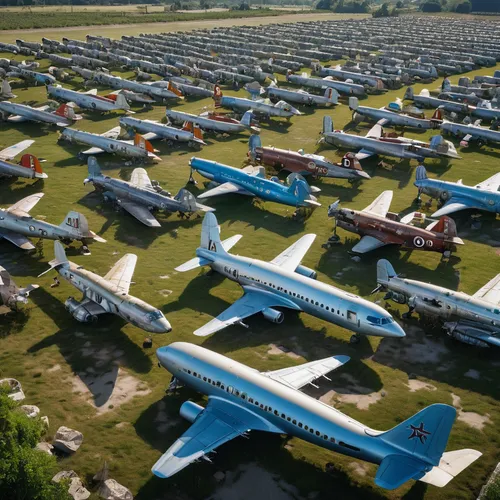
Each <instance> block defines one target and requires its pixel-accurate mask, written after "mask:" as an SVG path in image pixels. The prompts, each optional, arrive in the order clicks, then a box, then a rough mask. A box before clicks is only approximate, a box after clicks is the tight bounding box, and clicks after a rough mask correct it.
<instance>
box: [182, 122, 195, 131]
mask: <svg viewBox="0 0 500 500" xmlns="http://www.w3.org/2000/svg"><path fill="white" fill-rule="evenodd" d="M182 130H185V131H186V132H192V131H193V122H188V121H185V122H184V123H183V125H182Z"/></svg>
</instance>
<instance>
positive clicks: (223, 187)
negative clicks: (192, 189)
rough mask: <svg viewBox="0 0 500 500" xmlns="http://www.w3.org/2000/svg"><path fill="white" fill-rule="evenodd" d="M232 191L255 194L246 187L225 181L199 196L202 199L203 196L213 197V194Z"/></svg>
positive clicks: (217, 194) (248, 194) (218, 194)
mask: <svg viewBox="0 0 500 500" xmlns="http://www.w3.org/2000/svg"><path fill="white" fill-rule="evenodd" d="M231 193H235V194H236V193H237V194H245V195H247V196H255V195H254V194H252V193H250V192H249V191H247V190H246V189H243V188H241V187H240V186H237V185H236V184H233V183H232V182H224V184H221V185H220V186H217V187H215V188H213V189H209V190H208V191H205V192H204V193H202V194H200V195H199V196H198V199H200V200H201V199H203V198H211V197H212V196H220V195H221V194H231Z"/></svg>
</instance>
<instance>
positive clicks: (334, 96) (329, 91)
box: [325, 87, 339, 104]
mask: <svg viewBox="0 0 500 500" xmlns="http://www.w3.org/2000/svg"><path fill="white" fill-rule="evenodd" d="M325 97H326V98H327V99H328V102H331V103H332V104H338V103H339V93H338V92H337V91H336V90H335V89H334V88H332V87H327V88H326V90H325Z"/></svg>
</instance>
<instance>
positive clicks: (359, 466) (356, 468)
mask: <svg viewBox="0 0 500 500" xmlns="http://www.w3.org/2000/svg"><path fill="white" fill-rule="evenodd" d="M349 468H350V469H351V470H352V471H353V472H354V474H357V475H358V476H361V477H364V476H366V474H367V472H368V471H369V470H370V465H369V464H367V463H364V462H350V463H349Z"/></svg>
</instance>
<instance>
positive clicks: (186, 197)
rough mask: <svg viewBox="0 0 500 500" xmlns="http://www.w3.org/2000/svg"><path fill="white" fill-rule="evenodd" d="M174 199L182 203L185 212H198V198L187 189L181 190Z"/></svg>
mask: <svg viewBox="0 0 500 500" xmlns="http://www.w3.org/2000/svg"><path fill="white" fill-rule="evenodd" d="M174 199H175V200H177V201H180V202H181V203H182V206H183V208H184V211H185V212H196V211H197V210H198V204H197V203H196V198H195V197H194V195H193V194H192V193H190V192H189V191H188V190H187V189H186V188H182V189H180V190H179V192H178V193H177V194H176V195H175V197H174Z"/></svg>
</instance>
